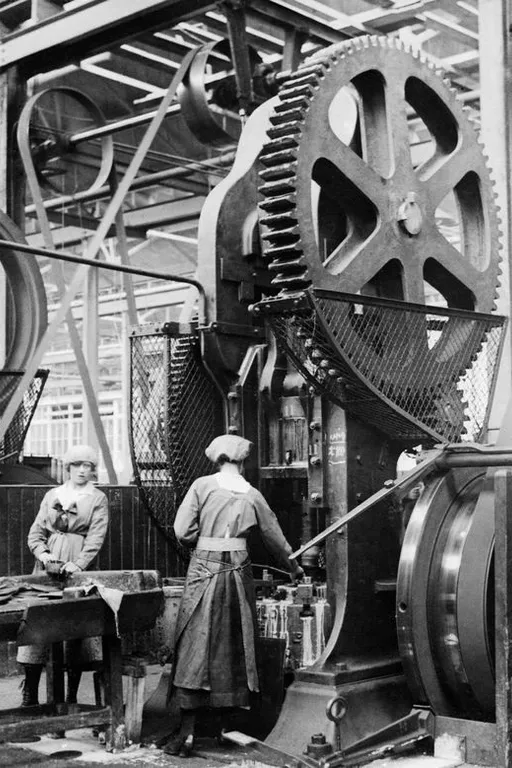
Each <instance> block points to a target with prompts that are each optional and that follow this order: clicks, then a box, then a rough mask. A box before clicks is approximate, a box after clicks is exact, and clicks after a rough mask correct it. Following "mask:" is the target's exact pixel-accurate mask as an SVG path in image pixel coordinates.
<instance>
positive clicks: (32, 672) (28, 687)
mask: <svg viewBox="0 0 512 768" xmlns="http://www.w3.org/2000/svg"><path fill="white" fill-rule="evenodd" d="M23 667H24V669H25V679H24V680H23V683H22V688H23V695H22V699H21V706H22V707H37V706H38V704H39V681H40V679H41V672H42V671H43V665H42V664H23Z"/></svg>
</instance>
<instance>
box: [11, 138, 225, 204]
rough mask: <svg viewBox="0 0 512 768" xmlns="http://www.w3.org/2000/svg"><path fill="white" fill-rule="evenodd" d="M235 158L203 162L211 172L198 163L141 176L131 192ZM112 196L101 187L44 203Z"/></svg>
mask: <svg viewBox="0 0 512 768" xmlns="http://www.w3.org/2000/svg"><path fill="white" fill-rule="evenodd" d="M233 158H234V152H232V151H229V152H226V153H225V154H224V155H219V157H218V158H216V159H215V160H204V161H201V162H202V163H203V164H204V165H208V164H210V163H211V166H212V167H211V170H209V169H207V168H201V167H199V168H198V167H194V166H196V165H197V163H194V162H192V163H190V165H186V166H183V167H182V168H167V169H166V170H165V171H157V172H156V173H149V174H147V175H146V176H139V177H138V178H136V179H134V181H133V182H132V184H131V185H130V189H129V191H130V192H133V191H134V190H136V189H146V188H147V187H150V186H153V185H155V184H158V183H159V182H161V181H166V180H167V179H172V178H180V177H181V176H186V175H188V174H191V173H208V172H210V173H215V171H219V170H220V168H218V167H217V165H216V164H217V163H219V162H225V163H226V164H229V163H230V162H232V160H233ZM109 194H110V187H109V186H108V185H105V186H103V187H100V188H99V189H94V190H90V191H89V190H84V191H83V192H77V193H76V194H74V195H65V196H62V197H56V198H53V199H52V200H45V201H44V207H45V208H46V209H48V210H52V209H54V208H61V207H62V206H64V205H72V204H73V203H75V204H76V203H84V202H91V201H93V200H100V199H101V198H102V197H106V196H107V195H109ZM35 210H36V208H35V205H33V204H32V205H27V206H26V208H25V213H26V214H27V215H30V214H32V213H35Z"/></svg>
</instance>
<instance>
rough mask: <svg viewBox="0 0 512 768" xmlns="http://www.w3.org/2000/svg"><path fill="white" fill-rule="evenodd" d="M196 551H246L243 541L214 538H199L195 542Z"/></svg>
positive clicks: (244, 541) (245, 544)
mask: <svg viewBox="0 0 512 768" xmlns="http://www.w3.org/2000/svg"><path fill="white" fill-rule="evenodd" d="M196 549H206V550H209V551H210V552H237V551H245V550H246V549H247V542H246V540H245V539H235V538H233V539H228V538H223V539H221V538H217V537H214V536H200V537H199V538H198V540H197V544H196Z"/></svg>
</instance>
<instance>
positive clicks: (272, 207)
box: [260, 195, 297, 213]
mask: <svg viewBox="0 0 512 768" xmlns="http://www.w3.org/2000/svg"><path fill="white" fill-rule="evenodd" d="M296 206H297V202H296V200H295V195H283V196H282V197H274V198H273V199H272V200H264V201H263V202H261V203H260V208H262V209H263V210H264V211H267V212H269V213H279V212H284V211H291V210H292V209H295V208H296Z"/></svg>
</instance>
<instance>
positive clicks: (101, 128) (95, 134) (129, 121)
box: [68, 104, 180, 146]
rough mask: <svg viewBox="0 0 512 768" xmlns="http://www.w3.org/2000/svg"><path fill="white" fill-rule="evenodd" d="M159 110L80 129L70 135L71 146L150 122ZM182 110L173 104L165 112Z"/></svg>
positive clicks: (168, 113) (173, 112)
mask: <svg viewBox="0 0 512 768" xmlns="http://www.w3.org/2000/svg"><path fill="white" fill-rule="evenodd" d="M157 111H158V110H156V109H154V110H153V111H151V112H143V113H142V114H141V115H132V116H131V117H125V118H124V120H117V121H116V122H115V123H106V125H98V126H97V127H96V128H90V129H89V130H88V131H79V132H78V133H74V134H73V135H72V136H70V137H69V139H68V143H69V145H70V146H74V145H75V144H80V142H82V141H91V140H92V139H100V138H101V137H102V136H111V135H112V134H113V133H119V132H120V131H125V130H127V129H129V128H136V127H137V126H139V125H146V123H150V122H151V120H152V119H153V118H154V116H155V115H156V113H157ZM179 111H180V105H179V104H171V106H170V107H168V109H167V110H166V112H165V116H166V117H167V115H172V114H175V113H176V112H179Z"/></svg>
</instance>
